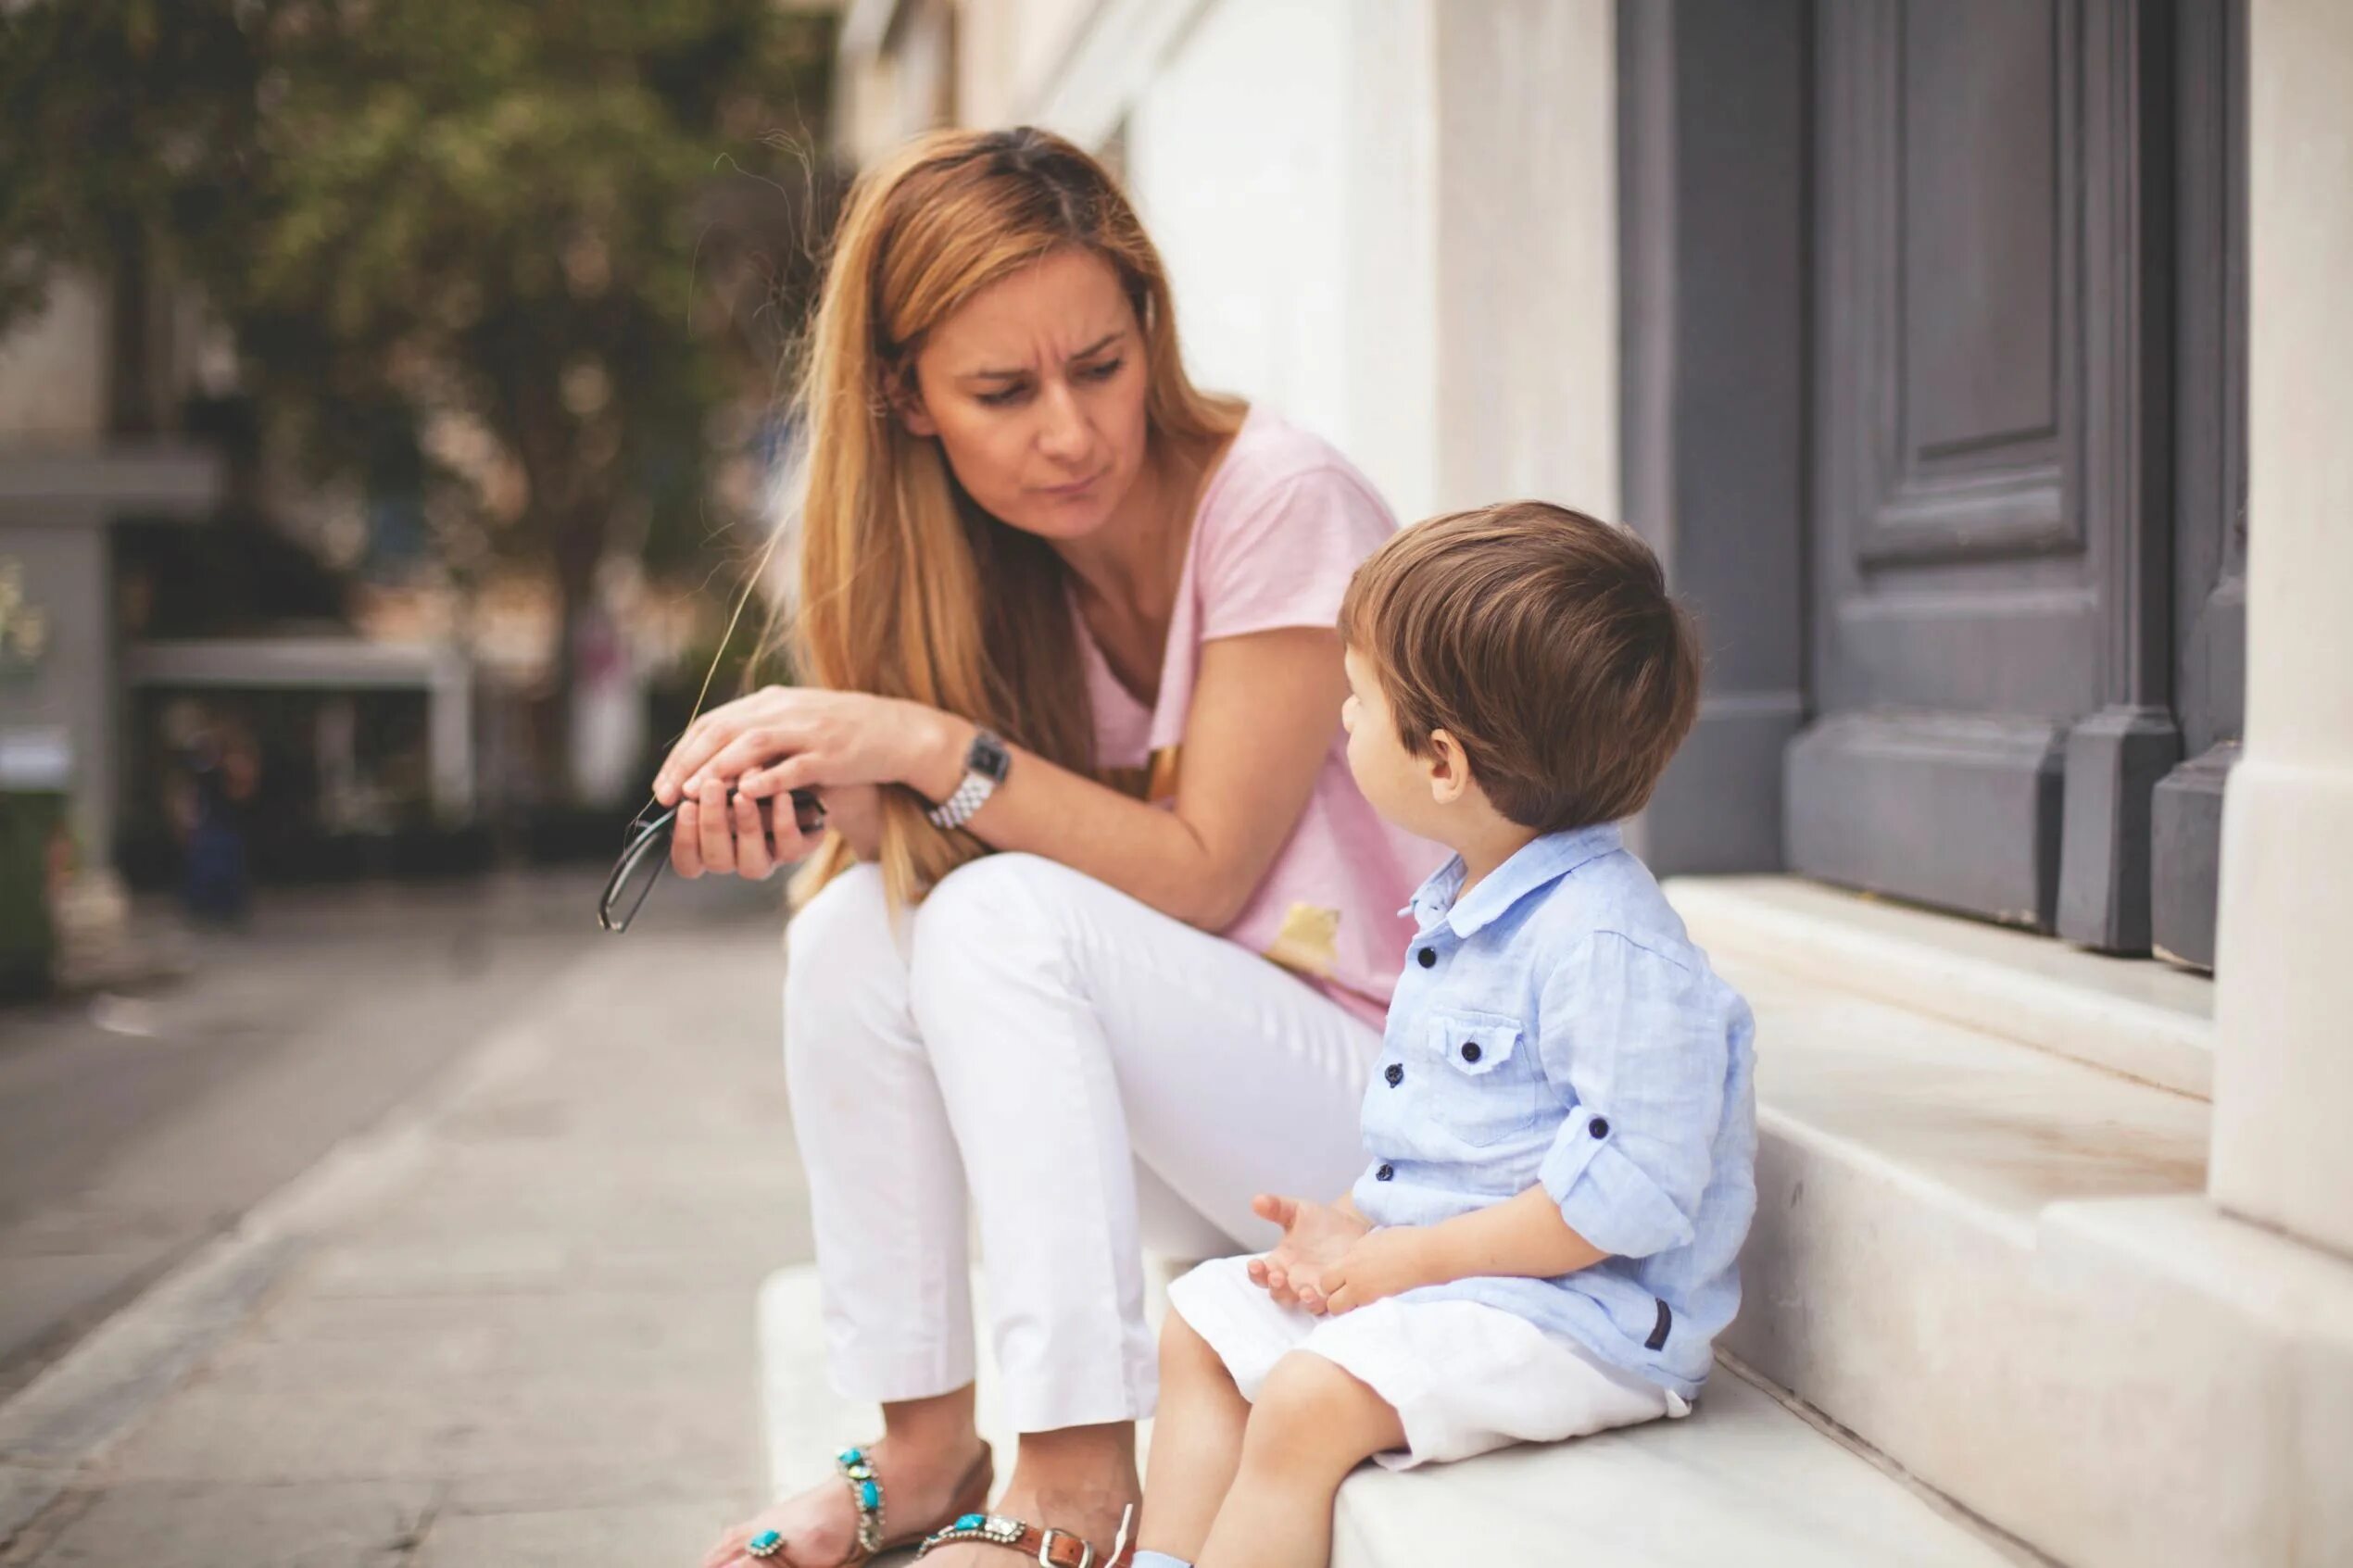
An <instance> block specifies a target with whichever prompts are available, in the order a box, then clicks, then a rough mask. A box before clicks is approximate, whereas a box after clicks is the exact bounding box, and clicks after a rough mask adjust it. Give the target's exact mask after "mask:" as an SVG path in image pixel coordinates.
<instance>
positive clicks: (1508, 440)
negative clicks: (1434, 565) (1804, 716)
mask: <svg viewBox="0 0 2353 1568" xmlns="http://www.w3.org/2000/svg"><path fill="white" fill-rule="evenodd" d="M1437 19H1438V28H1437V44H1438V96H1439V109H1438V176H1437V178H1438V219H1437V233H1438V240H1437V248H1438V310H1439V328H1438V332H1439V337H1438V388H1437V393H1438V396H1437V411H1438V420H1439V452H1438V475H1437V480H1438V483H1437V495H1436V502H1437V504H1438V505H1439V506H1440V507H1442V508H1457V507H1472V506H1481V505H1484V504H1486V503H1487V502H1490V501H1504V500H1513V499H1517V498H1520V497H1524V496H1527V497H1535V498H1538V499H1541V500H1547V501H1556V502H1558V503H1560V504H1561V505H1563V506H1568V507H1575V508H1578V509H1579V510H1581V511H1587V512H1591V513H1592V514H1593V515H1594V516H1596V517H1601V518H1605V519H1610V520H1613V521H1614V520H1615V519H1616V518H1617V506H1618V478H1617V428H1618V427H1617V398H1618V379H1617V6H1615V5H1614V4H1613V3H1612V0H1445V3H1444V4H1441V5H1440V6H1438V7H1437Z"/></svg>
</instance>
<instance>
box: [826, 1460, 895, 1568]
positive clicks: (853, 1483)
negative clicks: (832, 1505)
mask: <svg viewBox="0 0 2353 1568" xmlns="http://www.w3.org/2000/svg"><path fill="white" fill-rule="evenodd" d="M834 1469H835V1470H837V1471H838V1472H839V1473H840V1474H841V1478H842V1480H843V1481H844V1482H845V1483H847V1484H848V1486H849V1498H850V1500H851V1501H852V1502H854V1503H856V1504H857V1505H858V1549H859V1550H860V1551H862V1552H864V1553H865V1554H866V1555H867V1556H868V1557H872V1556H874V1555H875V1553H876V1552H878V1551H880V1550H882V1549H883V1489H882V1477H881V1476H880V1475H878V1474H875V1466H874V1461H872V1460H869V1459H868V1458H867V1457H866V1450H865V1449H857V1448H850V1449H842V1450H841V1452H839V1453H837V1454H836V1455H835V1456H834Z"/></svg>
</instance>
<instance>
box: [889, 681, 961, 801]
mask: <svg viewBox="0 0 2353 1568" xmlns="http://www.w3.org/2000/svg"><path fill="white" fill-rule="evenodd" d="M907 709H908V712H907V715H906V720H905V722H906V734H907V735H908V737H909V746H908V759H907V764H906V767H905V769H904V771H903V775H902V776H901V777H900V779H899V781H898V782H899V783H900V784H905V785H906V786H907V787H908V788H909V789H912V790H913V791H914V792H915V793H916V794H917V795H920V796H922V797H924V798H925V800H928V801H930V802H932V803H933V804H934V805H937V804H938V803H939V802H941V801H943V800H945V799H947V798H948V797H950V796H951V795H953V794H955V793H956V786H957V785H959V784H963V782H964V759H965V758H966V757H967V756H968V755H970V753H971V751H972V745H973V736H975V734H979V729H978V727H977V726H975V724H974V723H973V721H971V720H969V719H960V718H958V717H957V716H956V715H954V714H953V713H944V712H942V711H940V710H939V709H937V708H925V707H924V706H923V705H922V704H920V703H912V702H911V703H909V704H907Z"/></svg>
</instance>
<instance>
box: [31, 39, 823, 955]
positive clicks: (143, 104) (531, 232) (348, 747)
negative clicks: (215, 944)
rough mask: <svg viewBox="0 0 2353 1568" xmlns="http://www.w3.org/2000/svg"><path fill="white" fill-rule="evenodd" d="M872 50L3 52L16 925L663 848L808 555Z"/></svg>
mask: <svg viewBox="0 0 2353 1568" xmlns="http://www.w3.org/2000/svg"><path fill="white" fill-rule="evenodd" d="M836 9H837V7H836V6H835V5H833V4H832V3H831V0H711V3H710V4H706V5H698V6H672V7H664V6H636V5H634V4H619V3H614V0H604V3H603V4H601V6H599V7H598V15H599V16H600V17H601V18H602V19H603V20H602V21H601V22H598V23H597V25H594V26H590V25H588V24H587V22H585V21H583V19H582V17H581V16H574V17H572V18H571V19H552V18H549V17H547V16H543V15H540V14H538V13H535V12H533V11H530V10H529V9H528V8H522V9H517V8H500V7H484V8H482V9H481V10H479V11H468V12H464V13H462V15H461V17H460V19H459V20H458V21H447V22H445V21H436V20H434V19H429V18H423V17H422V16H420V15H418V14H415V13H404V12H399V11H396V10H395V11H382V12H379V11H370V12H367V13H364V14H362V13H351V12H346V11H341V10H337V9H335V8H333V7H311V6H308V5H307V4H306V3H305V0H268V3H265V4H260V5H242V4H234V3H222V0H195V3H192V4H190V5H188V6H175V7H170V8H167V9H164V10H161V11H153V10H149V9H147V8H145V7H139V6H121V5H115V4H102V5H99V6H60V5H38V4H36V5H30V6H18V7H10V8H8V10H7V12H6V15H5V17H0V85H5V86H6V92H7V95H8V97H9V100H10V105H11V112H12V115H14V116H16V118H17V120H18V122H19V123H18V131H19V134H18V135H17V136H15V137H14V138H12V142H11V144H10V145H9V147H8V148H7V149H6V150H5V151H0V187H5V188H6V191H7V194H8V196H9V198H10V199H9V201H8V202H7V203H6V210H5V212H0V257H5V258H6V265H5V266H0V792H5V797H6V800H7V801H8V802H9V804H8V806H7V808H6V809H7V811H8V813H9V815H8V819H7V822H6V832H5V833H0V855H5V856H6V857H7V858H8V863H7V875H6V881H7V884H8V887H9V895H10V897H15V898H16V900H17V902H19V903H22V904H24V905H25V906H26V909H28V910H31V909H33V908H34V906H35V905H36V904H38V903H40V902H43V901H44V900H41V899H34V898H32V897H30V896H29V894H28V893H27V889H28V886H29V884H31V883H33V882H36V881H38V882H42V883H43V884H44V888H45V894H44V898H45V901H47V902H50V903H55V902H56V901H57V898H58V897H61V896H62V895H61V893H60V891H59V888H58V887H56V886H49V885H48V884H57V883H62V884H70V886H71V887H72V888H75V889H79V890H80V891H79V892H78V893H76V894H75V895H74V897H73V898H72V899H71V900H69V901H70V902H72V903H73V905H74V908H75V909H107V910H109V911H112V913H111V914H110V915H109V919H113V920H114V921H115V923H116V924H117V925H118V926H119V924H120V921H119V914H120V904H121V899H120V890H119V879H118V878H117V876H116V872H118V871H120V872H123V873H125V874H127V876H128V877H129V879H130V880H131V881H132V883H133V884H145V885H154V886H170V885H174V884H180V883H182V879H183V878H184V877H187V876H189V875H190V874H191V872H190V867H191V866H192V864H193V863H194V860H195V859H196V857H195V855H194V854H193V850H192V846H193V845H194V844H195V842H196V839H197V838H199V837H207V836H209V837H210V838H211V839H212V840H214V841H217V842H219V843H220V844H222V845H224V846H226V847H228V848H231V849H233V851H234V853H233V854H231V855H229V856H228V857H227V859H224V860H222V862H221V864H223V865H224V866H226V865H231V864H232V863H233V872H234V875H233V878H232V881H233V882H234V883H236V884H238V885H239V886H242V885H243V884H244V883H245V882H246V881H253V882H258V883H263V884H267V883H271V882H289V881H312V880H320V879H322V878H323V879H333V878H337V877H344V876H350V875H357V874H396V875H412V874H420V873H423V874H432V873H446V872H462V871H469V870H476V869H480V868H482V867H483V866H485V865H487V864H488V863H490V862H491V860H493V859H496V858H498V857H500V856H512V855H517V854H520V855H523V856H527V857H534V858H538V857H545V856H553V855H575V854H578V855H587V854H594V855H610V853H611V852H612V850H613V849H614V848H615V847H617V846H618V844H619V843H620V841H621V836H622V834H623V825H624V823H625V822H626V820H627V818H628V816H629V815H630V813H631V811H632V810H633V809H635V807H636V806H637V805H638V804H639V803H640V802H641V801H642V799H643V792H644V789H645V785H646V781H647V779H648V776H649V774H650V771H651V767H652V759H653V758H654V757H655V756H656V755H657V754H658V753H659V750H660V749H661V746H662V745H663V744H664V742H665V740H666V738H667V736H668V735H669V734H673V733H674V732H675V730H676V728H677V727H678V725H679V724H680V723H682V722H683V721H684V718H685V714H686V709H687V707H688V706H689V705H690V704H691V703H692V701H693V699H694V696H695V693H696V692H697V690H698V687H699V684H700V680H701V677H702V674H703V672H704V670H705V668H706V667H708V666H709V665H710V664H711V661H712V659H714V658H715V657H718V656H719V655H720V654H721V653H722V652H723V650H722V649H721V648H720V647H719V646H717V645H718V636H719V633H720V631H721V629H722V628H724V625H725V623H726V617H727V612H728V610H729V608H731V607H732V605H733V603H734V600H735V598H736V592H737V590H738V589H739V588H740V587H741V585H742V583H744V581H745V579H746V577H747V575H748V572H749V562H750V558H751V557H752V555H753V553H754V552H755V551H756V550H757V548H758V547H759V546H760V545H761V543H762V540H763V537H764V533H763V524H764V516H763V514H764V511H765V507H766V500H767V487H768V484H769V483H770V480H771V470H772V469H773V467H774V461H773V458H774V452H775V450H776V449H777V447H778V445H780V436H779V432H778V423H779V420H780V418H781V417H782V416H781V409H780V408H779V407H778V402H779V399H778V395H777V394H778V391H779V388H780V385H781V377H782V366H783V363H784V360H785V358H786V354H787V352H788V350H789V346H790V342H791V338H792V334H793V330H794V327H795V324H796V322H797V320H798V319H799V315H800V313H801V312H802V311H803V310H804V309H805V304H806V290H807V288H808V286H809V283H810V281H811V280H812V277H813V275H814V268H815V259H814V258H815V255H816V253H817V251H818V249H819V245H820V239H821V231H822V227H823V225H824V222H825V221H826V220H827V213H828V210H829V207H828V204H829V202H830V201H831V199H832V195H833V193H834V190H835V188H836V186H837V179H836V176H835V174H834V172H833V169H834V160H833V158H832V157H831V155H830V154H829V153H828V151H827V150H826V148H825V146H824V135H823V127H824V121H825V119H826V114H827V108H826V94H827V83H828V79H829V76H830V70H831V64H832V56H833V48H832V38H833V26H834V22H833V12H834V11H835V10H836ZM574 22H579V23H580V24H581V26H582V28H583V30H584V31H585V32H587V33H589V34H593V37H594V42H593V44H591V45H589V46H585V47H584V48H573V47H570V46H569V43H567V46H566V47H564V48H561V49H557V48H551V47H540V46H537V43H535V40H534V37H533V36H531V35H530V31H531V30H533V29H540V30H546V29H556V30H558V31H561V30H563V29H565V28H567V27H570V26H572V25H573V23H574ZM540 42H544V41H540ZM460 61H462V62H463V63H464V67H465V69H462V70H461V69H458V66H459V62H460ZM425 86H430V87H431V89H432V91H429V92H426V91H421V90H420V89H421V88H422V87H425ZM361 106H371V107H367V108H364V109H363V108H362V107H361ZM371 114H373V115H375V116H376V117H378V118H377V119H375V120H374V121H371V122H370V123H373V124H375V125H376V126H377V127H378V129H376V130H364V129H362V128H361V126H362V122H363V121H368V120H369V116H370V115H371ZM63 145H76V146H81V145H87V147H88V148H89V151H90V154H91V156H90V157H89V158H88V160H87V161H85V162H83V163H82V164H79V165H77V166H76V167H75V168H74V169H70V170H69V169H65V168H63V167H62V166H61V165H60V164H59V163H58V162H57V160H56V159H55V158H54V157H50V156H48V155H46V154H44V153H43V152H41V151H40V150H39V149H41V148H43V147H44V146H45V147H52V148H54V147H56V146H63ZM754 620H755V621H756V620H757V617H755V618H754ZM747 640H748V639H747ZM748 651H749V650H748V648H747V647H745V646H742V643H741V642H739V643H738V645H737V646H735V647H732V648H730V649H726V650H724V652H725V653H726V654H727V656H728V658H729V661H730V670H729V671H728V672H727V673H726V674H723V677H722V681H721V683H720V684H719V685H718V687H717V688H716V689H718V690H719V691H720V692H721V693H722V694H723V695H724V694H725V693H726V692H727V691H728V690H729V687H728V684H727V676H728V675H731V674H732V673H733V671H734V670H735V669H736V668H739V667H740V665H741V662H742V656H743V655H744V654H745V653H746V652H748ZM36 861H37V862H38V863H39V864H40V865H41V866H43V867H44V868H46V869H45V870H44V872H42V873H41V874H40V875H39V876H38V877H36V876H34V875H33V874H32V873H31V871H30V870H29V868H31V866H33V865H34V864H35V863H36ZM69 868H71V869H69ZM184 890H186V891H189V892H190V893H191V896H192V902H195V901H200V900H197V899H195V889H194V888H193V886H190V887H187V888H185V889H184ZM235 903H236V900H235V899H231V900H230V901H229V904H228V905H227V906H224V908H227V907H233V906H234V905H235ZM8 908H14V905H9V906H8ZM12 918H13V917H11V916H9V915H8V914H6V912H5V910H0V924H5V923H6V922H8V921H9V920H10V919H12ZM61 918H64V919H65V920H66V921H67V922H68V923H69V924H71V923H74V922H75V921H77V920H78V919H81V918H82V917H79V916H76V915H74V914H73V913H72V912H71V911H67V912H66V913H65V914H64V915H63V916H62V917H61ZM27 919H28V920H31V915H30V914H28V916H27ZM84 923H86V922H84ZM47 945H48V946H50V947H54V944H53V943H49V944H47ZM0 950H5V951H10V952H20V953H29V952H31V946H29V945H28V944H26V943H21V942H13V941H10V940H7V939H0ZM54 957H55V954H54V952H51V953H50V954H49V956H48V957H47V958H44V959H30V960H28V963H29V964H30V966H31V969H33V970H35V971H39V970H43V969H45V968H48V967H51V962H52V960H54ZM83 972H84V974H85V977H86V975H87V966H84V970H83Z"/></svg>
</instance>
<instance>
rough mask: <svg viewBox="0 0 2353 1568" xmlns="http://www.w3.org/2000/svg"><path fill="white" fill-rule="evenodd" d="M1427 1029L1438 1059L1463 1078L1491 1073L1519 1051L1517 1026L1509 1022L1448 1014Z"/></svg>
mask: <svg viewBox="0 0 2353 1568" xmlns="http://www.w3.org/2000/svg"><path fill="white" fill-rule="evenodd" d="M1430 1027H1431V1030H1432V1032H1433V1034H1434V1035H1435V1039H1434V1041H1433V1044H1435V1046H1436V1047H1437V1049H1438V1053H1439V1055H1441V1056H1442V1057H1444V1058H1445V1059H1446V1061H1447V1064H1448V1065H1449V1066H1451V1067H1453V1069H1454V1071H1455V1072H1457V1073H1462V1074H1463V1075H1464V1076H1465V1077H1468V1078H1476V1077H1478V1076H1480V1075H1481V1074H1483V1073H1492V1072H1494V1071H1495V1070H1496V1069H1497V1068H1499V1067H1501V1066H1503V1065H1504V1063H1505V1062H1507V1061H1509V1060H1511V1059H1512V1057H1513V1055H1514V1054H1515V1053H1516V1052H1517V1051H1518V1049H1519V1037H1520V1029H1519V1024H1518V1022H1516V1020H1513V1019H1508V1018H1496V1017H1492V1016H1491V1015H1484V1014H1479V1013H1464V1012H1448V1013H1440V1014H1439V1015H1438V1016H1437V1018H1436V1019H1435V1020H1433V1021H1432V1022H1431V1025H1430Z"/></svg>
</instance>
